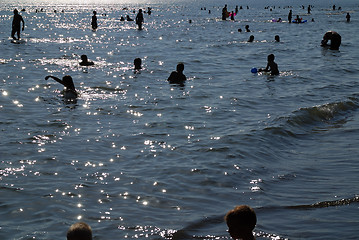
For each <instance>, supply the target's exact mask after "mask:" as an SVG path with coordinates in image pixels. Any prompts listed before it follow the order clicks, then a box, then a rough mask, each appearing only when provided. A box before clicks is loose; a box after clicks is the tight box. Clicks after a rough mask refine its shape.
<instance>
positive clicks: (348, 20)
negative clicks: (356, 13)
mask: <svg viewBox="0 0 359 240" xmlns="http://www.w3.org/2000/svg"><path fill="white" fill-rule="evenodd" d="M346 19H347V22H350V14H349V13H347V15H346Z"/></svg>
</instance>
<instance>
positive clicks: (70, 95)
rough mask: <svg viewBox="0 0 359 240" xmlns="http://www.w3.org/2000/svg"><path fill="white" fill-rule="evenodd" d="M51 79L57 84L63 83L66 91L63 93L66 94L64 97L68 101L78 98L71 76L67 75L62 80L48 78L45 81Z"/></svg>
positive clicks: (53, 77)
mask: <svg viewBox="0 0 359 240" xmlns="http://www.w3.org/2000/svg"><path fill="white" fill-rule="evenodd" d="M49 78H52V79H54V80H55V81H56V82H58V83H61V84H62V85H64V87H65V89H64V91H63V93H64V97H65V98H67V99H74V98H77V92H76V89H75V85H74V82H73V81H72V77H71V76H69V75H66V76H64V77H63V78H62V80H61V79H59V78H57V77H55V76H51V75H49V76H46V77H45V80H48V79H49Z"/></svg>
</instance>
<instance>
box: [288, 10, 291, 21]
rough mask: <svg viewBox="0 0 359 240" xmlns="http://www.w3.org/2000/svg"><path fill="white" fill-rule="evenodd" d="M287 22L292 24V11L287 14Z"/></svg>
mask: <svg viewBox="0 0 359 240" xmlns="http://www.w3.org/2000/svg"><path fill="white" fill-rule="evenodd" d="M288 22H289V23H291V22H292V10H289V13H288Z"/></svg>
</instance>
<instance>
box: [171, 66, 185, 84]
mask: <svg viewBox="0 0 359 240" xmlns="http://www.w3.org/2000/svg"><path fill="white" fill-rule="evenodd" d="M183 70H184V64H183V63H179V64H177V67H176V71H173V72H172V73H171V75H170V76H169V77H168V79H167V81H168V82H169V83H171V84H183V83H184V82H185V81H186V79H187V78H186V76H185V75H184V74H183Z"/></svg>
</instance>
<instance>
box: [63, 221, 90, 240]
mask: <svg viewBox="0 0 359 240" xmlns="http://www.w3.org/2000/svg"><path fill="white" fill-rule="evenodd" d="M67 240H92V230H91V227H90V226H89V225H88V224H87V223H84V222H77V223H74V224H72V225H71V227H70V228H69V230H68V231H67Z"/></svg>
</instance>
